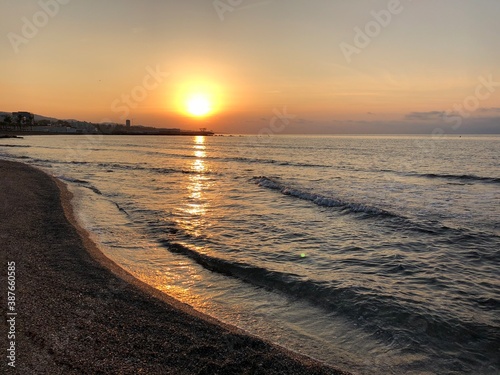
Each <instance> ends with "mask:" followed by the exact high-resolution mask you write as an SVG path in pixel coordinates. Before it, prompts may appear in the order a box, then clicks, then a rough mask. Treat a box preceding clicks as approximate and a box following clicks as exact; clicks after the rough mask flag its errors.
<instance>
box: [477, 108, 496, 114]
mask: <svg viewBox="0 0 500 375" xmlns="http://www.w3.org/2000/svg"><path fill="white" fill-rule="evenodd" d="M477 112H481V113H500V108H498V107H497V108H495V107H491V108H479V109H478V110H477Z"/></svg>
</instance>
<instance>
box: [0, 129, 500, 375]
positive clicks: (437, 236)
mask: <svg viewBox="0 0 500 375" xmlns="http://www.w3.org/2000/svg"><path fill="white" fill-rule="evenodd" d="M499 156H500V136H465V135H463V136H458V135H448V136H440V137H431V136H407V135H401V136H291V135H290V136H289V135H282V136H251V135H242V136H238V135H235V136H212V137H203V136H195V137H192V136H185V137H181V136H179V137H176V136H164V137H161V136H102V135H68V136H27V137H25V138H24V139H3V140H0V158H1V159H5V160H13V161H20V162H23V163H27V164H30V165H32V166H35V167H37V168H40V169H42V170H44V171H46V172H47V173H49V174H51V175H53V176H55V177H56V178H58V179H60V180H62V181H64V182H65V183H66V184H67V185H68V187H69V189H70V190H71V192H72V193H73V194H74V199H73V206H74V208H75V211H76V214H77V217H78V220H79V221H80V223H81V225H83V226H84V227H85V228H86V229H87V230H88V231H89V233H90V234H91V236H92V238H93V239H94V241H95V242H96V243H97V244H98V246H99V247H100V248H101V250H102V251H103V252H104V253H105V254H106V255H107V256H108V257H109V258H111V259H112V260H114V261H115V262H116V263H117V264H118V265H120V266H121V267H123V268H124V269H126V270H128V271H129V272H131V273H132V274H134V275H135V276H136V277H137V278H139V279H141V280H143V281H144V282H146V283H148V284H150V285H152V286H153V287H155V288H157V289H159V290H161V291H163V292H164V293H166V294H168V295H170V296H172V297H174V298H176V299H178V300H180V301H182V302H184V303H186V304H189V305H191V306H192V307H193V308H195V309H196V310H198V311H201V312H203V313H205V314H208V315H210V316H213V317H215V318H216V319H218V320H220V321H223V322H225V323H228V324H231V325H234V326H237V327H240V328H242V329H244V330H245V331H247V332H249V333H250V334H252V335H257V336H259V337H262V338H264V339H266V340H269V341H272V342H274V343H276V344H278V345H281V346H283V347H286V348H288V349H290V350H293V351H296V352H299V353H302V354H305V355H308V356H311V357H313V358H316V359H318V360H320V361H324V362H326V363H330V364H333V365H334V366H336V367H339V368H341V369H344V370H347V371H351V372H352V373H354V374H500V158H499ZM33 188H34V189H36V187H33Z"/></svg>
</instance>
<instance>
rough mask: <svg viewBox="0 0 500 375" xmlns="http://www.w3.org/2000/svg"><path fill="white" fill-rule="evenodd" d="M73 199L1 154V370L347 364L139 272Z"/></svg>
mask: <svg viewBox="0 0 500 375" xmlns="http://www.w3.org/2000/svg"><path fill="white" fill-rule="evenodd" d="M70 199H71V194H70V193H69V192H68V191H67V189H66V188H65V185H64V184H62V183H61V182H59V181H56V180H55V179H53V178H51V177H50V176H48V175H46V174H44V173H42V172H40V171H38V170H36V169H34V168H32V167H29V166H27V165H24V164H20V163H12V162H7V161H0V246H1V248H2V249H1V269H0V275H1V280H2V288H1V290H2V292H1V299H0V303H1V306H2V312H3V313H2V315H3V317H2V324H1V325H0V327H1V328H2V330H1V337H0V343H1V344H0V349H1V352H2V356H1V357H2V363H1V364H0V367H1V371H0V372H1V373H5V374H9V373H11V374H51V375H56V374H207V375H208V374H210V375H212V374H231V375H234V374H346V373H345V372H341V371H338V370H335V369H333V368H332V367H329V366H326V365H324V364H321V363H319V362H316V361H314V360H312V359H309V358H307V357H304V356H301V355H298V354H295V353H293V352H290V351H288V350H286V349H283V348H280V347H278V346H275V345H272V344H270V343H268V342H265V341H263V340H261V339H259V338H256V337H252V336H250V335H248V334H246V333H244V332H242V331H240V330H238V329H237V328H234V327H231V326H228V325H225V324H222V323H220V322H218V321H217V320H215V319H213V318H210V317H208V316H205V315H203V314H201V313H198V312H196V311H195V310H193V309H192V308H190V307H189V306H187V305H185V304H182V303H180V302H179V301H177V300H175V299H173V298H170V297H168V296H167V295H165V294H163V293H160V292H159V291H157V290H156V289H154V288H151V287H149V286H148V285H146V284H144V283H142V282H140V281H139V280H137V279H135V278H134V277H133V276H131V275H130V274H128V273H127V272H126V271H124V270H123V269H121V268H120V267H118V266H117V265H116V264H114V263H113V262H112V261H110V260H109V259H108V258H106V257H105V256H104V255H103V254H102V253H101V252H100V251H99V250H98V249H97V248H96V246H95V245H94V243H93V242H92V241H91V240H90V239H89V237H88V235H87V233H86V232H85V231H84V230H83V229H82V228H80V227H79V226H78V224H77V223H76V222H75V220H74V216H73V212H72V208H71V205H70V203H69V202H70ZM7 262H15V264H16V271H15V274H16V275H15V276H16V306H15V307H16V312H17V314H18V315H17V316H16V325H15V329H16V332H15V334H16V339H15V342H16V367H15V368H12V367H9V366H8V365H7V363H8V362H9V361H8V359H7V358H6V355H4V353H7V349H8V340H7V328H8V327H7V325H6V319H5V316H6V307H7V301H6V288H7ZM4 370H5V371H4Z"/></svg>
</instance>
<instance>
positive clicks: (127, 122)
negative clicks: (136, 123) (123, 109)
mask: <svg viewBox="0 0 500 375" xmlns="http://www.w3.org/2000/svg"><path fill="white" fill-rule="evenodd" d="M125 126H126V127H127V128H130V120H127V121H125Z"/></svg>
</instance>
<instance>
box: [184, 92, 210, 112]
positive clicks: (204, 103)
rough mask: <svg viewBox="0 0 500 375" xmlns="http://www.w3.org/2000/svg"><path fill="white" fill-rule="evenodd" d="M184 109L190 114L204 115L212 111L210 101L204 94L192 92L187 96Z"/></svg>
mask: <svg viewBox="0 0 500 375" xmlns="http://www.w3.org/2000/svg"><path fill="white" fill-rule="evenodd" d="M186 110H187V113H189V114H190V115H191V116H195V117H204V116H207V115H209V114H210V112H212V103H211V102H210V99H209V98H208V97H207V96H206V95H203V94H194V95H192V96H190V97H188V99H187V101H186Z"/></svg>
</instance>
